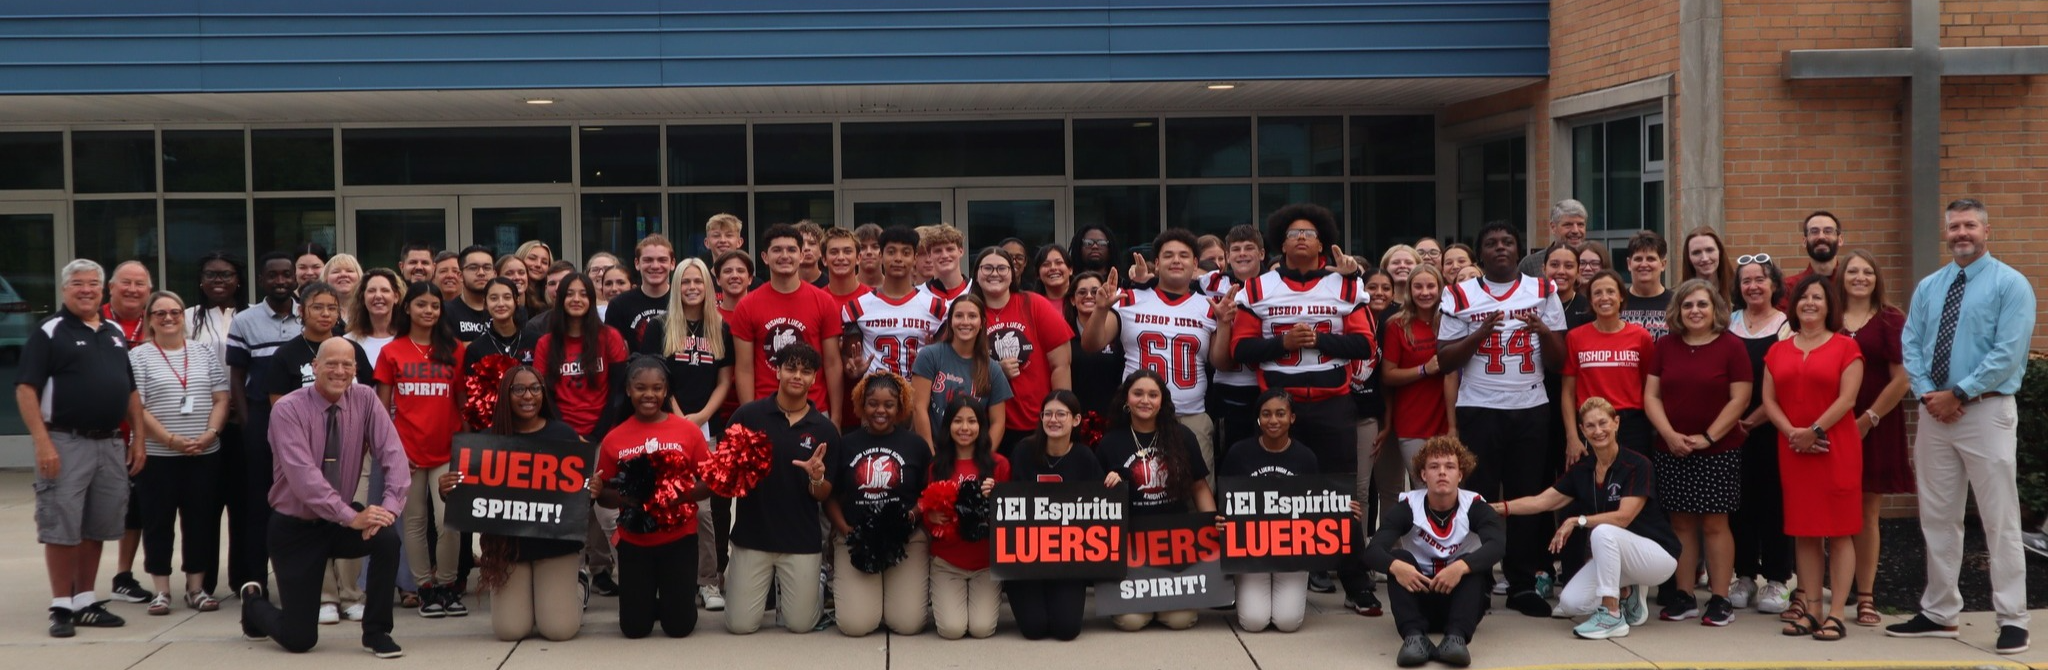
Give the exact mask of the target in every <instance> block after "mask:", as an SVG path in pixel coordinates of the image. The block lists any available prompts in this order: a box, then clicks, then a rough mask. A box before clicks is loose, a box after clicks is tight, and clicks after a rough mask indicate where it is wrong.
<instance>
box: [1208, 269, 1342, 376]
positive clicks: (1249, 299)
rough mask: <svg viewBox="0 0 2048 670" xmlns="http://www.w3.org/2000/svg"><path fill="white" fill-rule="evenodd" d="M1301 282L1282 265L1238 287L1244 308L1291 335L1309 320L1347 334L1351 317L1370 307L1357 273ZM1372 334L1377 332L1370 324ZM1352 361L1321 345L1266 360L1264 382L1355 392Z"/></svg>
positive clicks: (1272, 330)
mask: <svg viewBox="0 0 2048 670" xmlns="http://www.w3.org/2000/svg"><path fill="white" fill-rule="evenodd" d="M1296 283H1297V282H1294V281H1293V280H1289V279H1287V278H1285V277H1282V276H1280V273H1279V272H1278V271H1269V272H1267V273H1265V274H1262V275H1259V276H1258V278H1257V279H1254V280H1252V281H1250V282H1247V283H1246V284H1245V287H1244V290H1242V291H1239V292H1238V294H1237V304H1238V308H1239V309H1243V310H1246V311H1249V312H1251V315H1252V316H1256V317H1258V319H1259V324H1260V326H1261V327H1263V328H1264V329H1265V335H1266V336H1268V337H1280V336H1282V335H1285V334H1286V333H1287V331H1289V330H1292V329H1293V328H1294V326H1295V325H1296V324H1308V325H1309V326H1310V327H1311V328H1314V329H1316V331H1317V332H1323V333H1336V334H1344V333H1345V329H1344V321H1345V319H1346V318H1347V317H1349V316H1350V315H1351V313H1352V312H1354V311H1357V310H1359V309H1364V304H1365V300H1366V294H1365V289H1364V286H1363V284H1362V283H1361V282H1359V281H1358V280H1357V279H1352V278H1349V277H1345V276H1343V275H1340V274H1337V273H1334V272H1332V273H1328V274H1324V275H1322V276H1320V277H1317V278H1315V279H1314V280H1313V281H1310V282H1308V283H1306V284H1303V285H1299V286H1296V285H1294V284H1296ZM1239 318H1243V317H1242V316H1240V317H1239ZM1366 335H1367V336H1370V335H1371V332H1370V331H1369V330H1368V331H1367V332H1366ZM1350 363H1351V361H1350V360H1348V359H1343V358H1335V357H1332V356H1326V355H1324V354H1323V352H1322V351H1321V350H1319V349H1315V348H1313V347H1311V348H1305V349H1301V350H1299V351H1295V352H1292V353H1289V354H1287V355H1285V356H1282V357H1280V358H1277V359H1274V360H1270V361H1266V362H1263V363H1260V364H1259V375H1260V377H1259V382H1260V386H1261V387H1262V388H1272V387H1276V386H1277V387H1287V388H1289V389H1296V388H1299V389H1313V390H1315V391H1318V392H1321V393H1325V394H1327V393H1350V392H1351V373H1350V371H1349V370H1348V369H1347V366H1348V365H1349V364H1350ZM1373 363H1376V361H1369V363H1368V367H1370V365H1371V364H1373Z"/></svg>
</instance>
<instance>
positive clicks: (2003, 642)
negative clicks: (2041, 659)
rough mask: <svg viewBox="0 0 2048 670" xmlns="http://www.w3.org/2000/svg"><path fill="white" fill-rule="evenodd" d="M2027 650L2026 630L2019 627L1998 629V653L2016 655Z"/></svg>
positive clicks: (2001, 627) (2000, 627)
mask: <svg viewBox="0 0 2048 670" xmlns="http://www.w3.org/2000/svg"><path fill="white" fill-rule="evenodd" d="M2026 650H2027V629H2025V628H2021V627H2019V626H1999V627H1998V653H2001V654H2017V653H2020V652H2023V651H2026Z"/></svg>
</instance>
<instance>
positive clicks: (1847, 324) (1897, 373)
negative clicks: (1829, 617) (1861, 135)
mask: <svg viewBox="0 0 2048 670" xmlns="http://www.w3.org/2000/svg"><path fill="white" fill-rule="evenodd" d="M1840 267H1841V270H1840V271H1839V272H1837V273H1836V274H1835V283H1836V285H1837V286H1836V288H1837V289H1839V290H1840V291H1841V293H1842V334H1844V335H1847V336H1849V339H1851V340H1855V341H1856V346H1857V347H1859V348H1861V349H1862V350H1863V386H1862V388H1859V389H1857V391H1856V407H1855V408H1854V410H1855V412H1856V413H1855V416H1856V430H1857V432H1860V433H1862V434H1863V532H1861V533H1857V534H1856V625H1859V626H1876V625H1878V624H1882V623H1884V617H1883V615H1881V614H1879V613H1878V611H1877V604H1876V603H1875V602H1873V599H1874V598H1875V597H1876V596H1875V595H1873V594H1872V593H1871V591H1872V589H1874V588H1876V586H1877V557H1878V553H1877V551H1878V546H1879V543H1878V539H1879V538H1878V512H1880V511H1882V510H1883V508H1884V496H1886V495H1888V494H1906V493H1912V492H1913V491H1914V481H1913V465H1912V463H1911V462H1910V461H1909V460H1908V459H1909V456H1908V454H1907V451H1906V419H1905V416H1904V413H1902V412H1894V411H1892V410H1895V409H1898V407H1899V402H1900V400H1902V399H1904V398H1905V396H1906V391H1907V386H1908V384H1907V379H1906V363H1905V357H1904V354H1903V351H1902V348H1901V336H1902V335H1901V334H1902V332H1903V329H1904V328H1905V327H1906V313H1905V312H1904V311H1902V310H1900V309H1899V308H1897V307H1893V306H1892V305H1891V303H1890V302H1889V301H1887V300H1885V297H1884V296H1885V293H1884V275H1883V274H1882V273H1880V272H1878V270H1877V268H1878V266H1877V259H1876V258H1875V257H1872V256H1871V255H1870V252H1868V251H1864V250H1862V249H1850V250H1848V251H1844V252H1842V263H1841V266H1840Z"/></svg>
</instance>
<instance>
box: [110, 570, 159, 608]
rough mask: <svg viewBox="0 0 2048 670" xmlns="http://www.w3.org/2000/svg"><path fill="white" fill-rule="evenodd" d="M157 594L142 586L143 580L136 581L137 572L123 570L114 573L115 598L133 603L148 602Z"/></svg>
mask: <svg viewBox="0 0 2048 670" xmlns="http://www.w3.org/2000/svg"><path fill="white" fill-rule="evenodd" d="M154 597H156V594H154V593H150V592H149V589H145V588H142V582H138V581H135V573H133V572H122V573H117V574H115V575H114V599H116V600H120V601H123V602H131V603H146V602H149V599H150V598H154Z"/></svg>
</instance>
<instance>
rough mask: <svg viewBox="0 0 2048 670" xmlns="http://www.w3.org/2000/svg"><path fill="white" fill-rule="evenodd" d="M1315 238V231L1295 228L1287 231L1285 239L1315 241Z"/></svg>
mask: <svg viewBox="0 0 2048 670" xmlns="http://www.w3.org/2000/svg"><path fill="white" fill-rule="evenodd" d="M1315 237H1316V231H1315V229H1314V228H1295V229H1293V230H1289V231H1287V239H1290V240H1292V239H1296V238H1308V239H1315Z"/></svg>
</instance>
